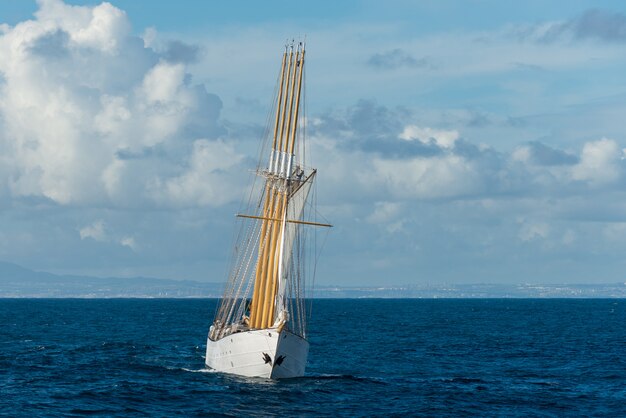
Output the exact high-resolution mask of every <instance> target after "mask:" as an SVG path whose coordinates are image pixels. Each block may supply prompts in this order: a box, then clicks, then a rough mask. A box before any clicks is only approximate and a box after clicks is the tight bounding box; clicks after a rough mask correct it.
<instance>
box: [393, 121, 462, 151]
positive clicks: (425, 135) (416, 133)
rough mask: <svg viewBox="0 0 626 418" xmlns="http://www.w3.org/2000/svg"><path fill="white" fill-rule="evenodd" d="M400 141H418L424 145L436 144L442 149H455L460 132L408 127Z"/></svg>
mask: <svg viewBox="0 0 626 418" xmlns="http://www.w3.org/2000/svg"><path fill="white" fill-rule="evenodd" d="M399 138H400V139H404V140H407V141H412V140H415V139H417V140H418V141H421V142H422V143H424V144H430V143H432V142H434V143H435V144H437V146H439V147H441V148H453V147H454V143H455V142H456V140H457V139H459V132H458V131H445V130H439V129H432V128H420V127H419V126H416V125H408V126H406V127H405V128H404V131H402V133H401V134H400V135H399Z"/></svg>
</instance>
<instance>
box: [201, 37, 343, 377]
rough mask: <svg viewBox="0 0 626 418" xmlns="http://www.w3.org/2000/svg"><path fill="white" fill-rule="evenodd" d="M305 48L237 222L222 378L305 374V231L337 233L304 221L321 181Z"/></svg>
mask: <svg viewBox="0 0 626 418" xmlns="http://www.w3.org/2000/svg"><path fill="white" fill-rule="evenodd" d="M304 49H305V48H304V44H302V43H300V44H298V45H296V44H291V45H287V46H286V48H285V51H284V53H283V57H282V64H281V70H280V77H279V82H278V89H277V91H278V94H277V96H276V102H275V107H274V110H275V118H274V121H273V123H272V125H273V129H271V127H269V129H268V131H267V136H266V137H265V139H264V141H265V142H264V143H265V146H264V147H262V149H263V153H265V152H266V151H269V155H268V156H267V157H269V159H268V160H267V159H266V158H264V157H263V156H262V157H261V158H260V160H259V165H258V166H257V170H256V174H257V175H258V177H257V178H256V179H257V180H258V179H259V178H260V179H263V180H262V181H255V182H253V184H252V189H251V192H250V194H249V196H250V197H249V200H248V207H247V210H246V212H245V213H242V214H238V215H237V216H238V218H239V222H240V229H239V233H238V235H237V239H236V241H235V246H234V251H233V262H232V266H231V269H230V273H229V275H228V282H227V284H226V286H225V290H224V295H223V297H222V299H221V301H220V304H219V307H218V309H217V312H216V315H215V319H214V321H213V325H211V327H210V330H209V335H208V338H207V351H206V364H207V366H208V367H210V368H212V369H214V370H217V371H221V372H225V373H232V374H238V375H242V376H257V377H266V378H272V379H273V378H277V379H278V378H287V377H296V376H302V375H303V374H304V370H305V366H306V359H307V355H308V350H309V343H308V341H307V340H306V326H307V317H308V315H307V310H306V304H305V303H304V301H305V298H306V294H305V289H306V286H305V281H306V277H307V275H308V276H309V277H310V276H311V275H312V274H311V273H313V272H314V271H313V270H311V271H306V270H307V268H310V266H309V265H308V264H307V263H306V262H305V260H306V256H305V251H306V250H307V247H308V246H307V245H306V244H307V240H306V239H304V236H305V234H304V231H303V230H302V228H304V227H305V225H307V226H306V227H307V228H308V227H311V226H325V227H329V226H331V225H328V224H319V223H316V222H310V221H308V220H306V219H303V218H306V216H305V212H306V211H305V207H307V199H308V198H309V195H310V192H311V186H312V184H313V180H314V178H315V174H316V171H315V169H311V168H308V167H307V166H306V165H305V163H306V161H305V156H306V152H305V132H304V130H300V129H299V123H301V122H300V121H301V118H300V115H299V110H300V101H301V93H302V92H303V90H302V82H303V79H304V77H303V75H304V61H305V50H304ZM270 132H273V134H272V135H271V136H270ZM265 164H267V165H265ZM294 164H295V166H294ZM262 167H266V168H262Z"/></svg>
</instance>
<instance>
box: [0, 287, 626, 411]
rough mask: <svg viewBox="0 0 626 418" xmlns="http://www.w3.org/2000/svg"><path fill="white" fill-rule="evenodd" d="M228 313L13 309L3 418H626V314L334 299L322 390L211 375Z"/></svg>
mask: <svg viewBox="0 0 626 418" xmlns="http://www.w3.org/2000/svg"><path fill="white" fill-rule="evenodd" d="M216 303H217V301H216V300H212V299H192V300H182V299H178V300H174V299H94V300H85V299H2V300H0V415H3V416H29V417H30V416H79V415H96V416H98V415H100V416H163V417H171V416H333V417H336V416H454V417H458V416H529V415H532V416H568V415H576V416H581V415H583V416H593V415H595V416H598V415H601V416H626V300H623V299H586V300H580V299H447V300H437V299H340V300H338V299H321V300H315V301H313V310H312V319H311V321H310V323H309V340H310V342H311V348H310V353H309V364H308V367H307V375H306V376H305V377H303V378H298V379H291V380H285V381H267V380H259V379H243V378H238V377H233V376H228V375H223V374H219V373H213V372H210V371H207V370H205V368H204V358H203V356H204V350H205V339H206V334H207V331H208V327H209V324H210V322H211V321H212V317H213V314H214V312H215V306H216Z"/></svg>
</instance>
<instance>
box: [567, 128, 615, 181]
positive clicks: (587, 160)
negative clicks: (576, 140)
mask: <svg viewBox="0 0 626 418" xmlns="http://www.w3.org/2000/svg"><path fill="white" fill-rule="evenodd" d="M621 156H622V150H621V149H620V147H619V145H618V144H617V142H615V141H614V140H612V139H607V138H602V139H600V140H598V141H592V142H587V143H586V144H585V146H584V147H583V150H582V153H581V155H580V163H579V164H577V165H576V166H574V167H573V169H572V178H573V179H574V180H582V181H587V182H589V183H591V184H593V185H602V184H606V183H611V182H614V181H616V180H617V179H618V178H619V177H620V176H621V174H622V168H621Z"/></svg>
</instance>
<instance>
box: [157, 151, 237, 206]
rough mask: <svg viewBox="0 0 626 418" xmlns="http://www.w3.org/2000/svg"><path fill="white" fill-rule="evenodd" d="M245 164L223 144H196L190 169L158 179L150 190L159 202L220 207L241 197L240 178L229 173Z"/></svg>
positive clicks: (174, 204) (190, 161) (190, 160)
mask: <svg viewBox="0 0 626 418" xmlns="http://www.w3.org/2000/svg"><path fill="white" fill-rule="evenodd" d="M241 160H242V157H241V156H240V155H237V153H236V152H235V151H234V149H233V147H232V146H230V145H227V144H225V143H224V142H222V141H207V140H204V139H201V140H197V141H195V142H194V143H193V151H192V154H191V157H190V159H189V167H188V169H187V170H186V171H185V172H184V173H183V174H181V175H180V176H178V177H173V178H170V179H167V180H165V181H164V180H161V179H157V180H156V181H155V182H154V183H153V184H152V186H151V190H152V192H153V196H154V198H155V199H156V200H157V201H161V202H163V203H166V202H170V204H171V205H173V206H176V207H180V206H195V205H199V206H220V205H223V204H224V203H227V202H229V201H232V200H234V199H237V198H239V197H241V195H242V193H243V192H244V189H242V188H241V187H238V186H240V184H239V183H237V181H238V180H240V178H239V177H233V176H230V175H228V174H227V173H228V171H229V169H231V168H233V167H234V166H236V165H238V164H239V163H240V162H241Z"/></svg>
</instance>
